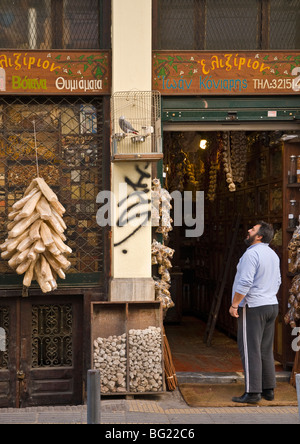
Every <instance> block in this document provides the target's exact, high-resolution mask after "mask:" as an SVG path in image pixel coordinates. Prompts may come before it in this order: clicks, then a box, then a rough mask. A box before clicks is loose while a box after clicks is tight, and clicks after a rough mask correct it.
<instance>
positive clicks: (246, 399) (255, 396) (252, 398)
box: [232, 393, 261, 404]
mask: <svg viewBox="0 0 300 444" xmlns="http://www.w3.org/2000/svg"><path fill="white" fill-rule="evenodd" d="M260 400H261V394H260V393H244V394H243V396H234V397H233V398H232V401H233V402H240V403H242V404H256V403H257V402H259V401H260Z"/></svg>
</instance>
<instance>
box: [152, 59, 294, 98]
mask: <svg viewBox="0 0 300 444" xmlns="http://www.w3.org/2000/svg"><path fill="white" fill-rule="evenodd" d="M153 89H155V90H158V91H160V92H161V93H162V94H164V95H179V94H181V95H189V94H192V95H197V94H201V95H210V94H212V95H226V94H230V95H232V94H239V95H247V94H251V95H253V94H261V95H265V94H285V95H286V94H295V93H297V92H299V91H300V53H296V52H291V51H285V52H283V51H282V52H279V51H268V52H265V51H258V52H252V51H244V52H226V53H223V52H220V51H218V52H206V51H193V52H189V51H176V52H174V51H173V52H169V51H159V52H158V51H155V52H154V53H153Z"/></svg>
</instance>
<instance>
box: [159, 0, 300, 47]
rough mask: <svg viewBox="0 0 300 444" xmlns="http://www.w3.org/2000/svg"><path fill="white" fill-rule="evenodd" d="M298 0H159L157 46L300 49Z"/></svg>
mask: <svg viewBox="0 0 300 444" xmlns="http://www.w3.org/2000/svg"><path fill="white" fill-rule="evenodd" d="M299 6H300V1H299V0H267V1H265V0H247V1H243V2H241V1H240V0H227V1H226V2H225V1H224V0H158V11H157V17H158V23H154V24H153V33H154V35H156V37H155V38H154V42H155V44H154V46H156V47H155V48H154V49H165V50H191V51H192V50H213V51H215V50H259V49H297V48H299V44H300V31H299V29H300V27H299V20H300V12H299V11H300V8H299Z"/></svg>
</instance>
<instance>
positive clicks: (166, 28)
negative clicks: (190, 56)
mask: <svg viewBox="0 0 300 444" xmlns="http://www.w3.org/2000/svg"><path fill="white" fill-rule="evenodd" d="M194 4H195V2H194V0H162V1H160V11H159V17H160V27H159V29H160V31H161V36H160V37H161V42H160V43H161V48H162V49H178V50H181V49H182V50H184V49H197V48H196V47H195V39H196V36H195V35H194V33H195V27H194V26H193V23H194V17H195V11H194ZM156 29H157V28H156Z"/></svg>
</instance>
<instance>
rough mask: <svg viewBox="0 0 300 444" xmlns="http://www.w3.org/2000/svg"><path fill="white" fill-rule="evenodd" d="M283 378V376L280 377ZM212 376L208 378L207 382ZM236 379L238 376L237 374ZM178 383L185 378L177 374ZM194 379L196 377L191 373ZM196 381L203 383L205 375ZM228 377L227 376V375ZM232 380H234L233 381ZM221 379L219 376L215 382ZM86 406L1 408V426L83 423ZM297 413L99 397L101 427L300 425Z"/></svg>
mask: <svg viewBox="0 0 300 444" xmlns="http://www.w3.org/2000/svg"><path fill="white" fill-rule="evenodd" d="M281 376H283V375H281ZM211 377H212V375H209V377H208V382H210V381H211ZM237 377H241V376H240V375H237ZM178 378H179V380H182V379H183V380H184V381H185V382H187V379H188V378H186V377H185V375H184V374H178ZM193 378H194V379H195V378H197V375H195V374H193ZM199 378H200V379H201V380H202V382H203V378H204V379H205V375H203V374H202V375H200V376H199ZM226 378H228V374H227V375H226ZM233 379H234V378H233ZM220 380H222V376H221V375H219V378H218V382H220ZM86 423H87V406H86V405H79V406H55V407H54V406H52V407H27V408H24V409H13V408H7V409H0V424H86ZM299 423H300V421H299V411H298V407H295V406H281V407H273V406H272V407H259V405H257V406H249V405H245V406H238V407H220V408H218V407H209V408H208V407H201V408H191V407H189V406H188V405H187V404H186V403H185V401H184V399H183V398H182V396H181V394H180V391H179V390H178V389H176V390H175V391H173V392H166V393H164V394H161V395H153V396H136V397H132V399H125V398H124V397H121V398H120V397H102V399H101V424H107V425H108V424H153V425H157V424H167V425H176V424H185V425H188V424H191V425H192V424H299Z"/></svg>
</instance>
